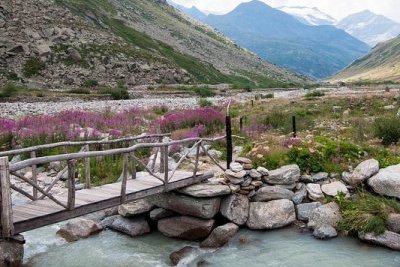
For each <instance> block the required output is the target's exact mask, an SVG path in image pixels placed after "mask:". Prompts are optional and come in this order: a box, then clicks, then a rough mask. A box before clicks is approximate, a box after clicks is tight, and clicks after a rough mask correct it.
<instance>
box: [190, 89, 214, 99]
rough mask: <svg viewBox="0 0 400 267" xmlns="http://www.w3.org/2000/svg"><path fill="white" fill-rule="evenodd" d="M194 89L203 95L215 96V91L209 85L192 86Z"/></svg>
mask: <svg viewBox="0 0 400 267" xmlns="http://www.w3.org/2000/svg"><path fill="white" fill-rule="evenodd" d="M191 89H192V91H193V92H194V93H195V94H196V95H199V96H201V97H211V96H215V91H214V90H213V89H211V88H210V87H208V86H195V87H192V88H191Z"/></svg>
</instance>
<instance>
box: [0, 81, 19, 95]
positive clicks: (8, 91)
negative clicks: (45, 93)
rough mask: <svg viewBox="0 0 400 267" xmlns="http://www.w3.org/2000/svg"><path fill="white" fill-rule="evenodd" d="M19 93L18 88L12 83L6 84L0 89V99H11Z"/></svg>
mask: <svg viewBox="0 0 400 267" xmlns="http://www.w3.org/2000/svg"><path fill="white" fill-rule="evenodd" d="M19 91H20V87H18V86H16V85H15V84H13V83H7V84H6V85H4V86H3V87H2V88H0V97H12V96H16V95H17V94H18V92H19Z"/></svg>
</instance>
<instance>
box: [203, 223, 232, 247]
mask: <svg viewBox="0 0 400 267" xmlns="http://www.w3.org/2000/svg"><path fill="white" fill-rule="evenodd" d="M238 231H239V226H237V225H236V224H234V223H227V224H224V225H221V226H218V227H217V228H215V229H214V230H213V231H212V232H211V234H210V235H209V236H208V237H207V239H206V240H204V241H203V242H201V243H200V247H208V248H219V247H222V246H223V245H225V244H226V243H228V241H229V240H230V239H231V238H232V237H233V236H234V235H235V234H236V233H237V232H238Z"/></svg>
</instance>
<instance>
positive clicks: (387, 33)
mask: <svg viewBox="0 0 400 267" xmlns="http://www.w3.org/2000/svg"><path fill="white" fill-rule="evenodd" d="M336 26H337V27H338V28H340V29H343V30H345V31H346V32H348V33H350V34H351V35H353V36H354V37H356V38H358V39H360V40H361V41H364V42H365V43H367V44H369V45H370V46H371V47H373V46H375V45H376V44H378V43H380V42H384V41H387V40H390V39H392V38H395V37H396V36H398V35H399V34H400V23H397V22H395V21H393V20H391V19H389V18H387V17H385V16H382V15H377V14H375V13H373V12H371V11H369V10H364V11H362V12H359V13H356V14H353V15H350V16H348V17H346V18H344V19H343V20H341V21H340V22H339V23H338V24H337V25H336Z"/></svg>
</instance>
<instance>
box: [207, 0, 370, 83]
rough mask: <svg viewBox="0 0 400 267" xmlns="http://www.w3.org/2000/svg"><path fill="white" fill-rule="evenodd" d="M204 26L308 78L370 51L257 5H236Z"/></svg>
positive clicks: (323, 28)
mask: <svg viewBox="0 0 400 267" xmlns="http://www.w3.org/2000/svg"><path fill="white" fill-rule="evenodd" d="M205 22H206V23H207V24H209V25H212V26H214V27H215V28H217V29H218V30H220V31H221V32H222V33H224V34H225V35H226V36H228V37H230V38H232V39H233V40H234V41H236V42H237V43H238V44H240V45H241V46H243V47H245V48H247V49H249V50H251V51H253V52H255V53H257V54H258V55H259V56H260V57H262V58H264V59H266V60H269V61H271V62H273V63H275V64H278V65H280V66H284V67H287V68H289V69H291V70H293V71H296V72H298V73H302V74H305V75H308V76H310V77H316V78H324V77H327V76H329V75H332V74H333V73H336V72H337V71H339V70H341V69H343V68H344V67H346V66H347V65H349V64H350V63H351V62H353V61H354V60H356V59H357V58H359V57H361V56H363V55H365V54H367V53H368V52H369V51H370V48H369V47H368V45H367V44H365V43H363V42H361V41H359V40H357V39H356V38H354V37H352V36H351V35H349V34H348V33H346V32H345V31H343V30H340V29H337V28H335V27H333V26H326V25H324V26H309V25H305V24H303V23H301V22H300V21H298V20H297V19H295V18H294V17H292V16H291V15H288V14H286V13H284V12H282V11H280V10H277V9H274V8H271V7H269V6H268V5H266V4H265V3H263V2H261V1H251V2H247V3H242V4H240V5H239V6H238V7H237V8H236V9H234V10H233V11H232V12H230V13H228V14H225V15H209V16H207V18H206V20H205Z"/></svg>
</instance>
